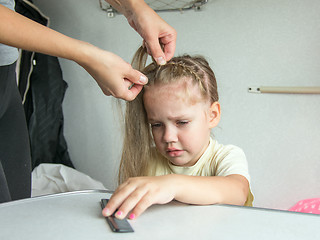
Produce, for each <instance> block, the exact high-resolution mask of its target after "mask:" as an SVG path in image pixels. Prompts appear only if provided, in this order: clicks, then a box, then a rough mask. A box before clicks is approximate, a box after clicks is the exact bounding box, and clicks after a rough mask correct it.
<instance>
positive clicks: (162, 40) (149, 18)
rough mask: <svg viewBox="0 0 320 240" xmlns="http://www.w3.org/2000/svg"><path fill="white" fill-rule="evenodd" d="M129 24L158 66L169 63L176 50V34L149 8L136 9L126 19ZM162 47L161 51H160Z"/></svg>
mask: <svg viewBox="0 0 320 240" xmlns="http://www.w3.org/2000/svg"><path fill="white" fill-rule="evenodd" d="M127 19H128V22H129V24H130V25H131V26H132V27H133V28H134V29H135V30H136V31H137V32H138V33H139V34H140V36H141V37H142V38H143V39H144V41H143V43H144V46H145V47H146V48H147V50H148V53H149V54H150V55H152V56H153V58H154V59H155V60H156V62H157V63H158V64H159V65H163V64H165V63H166V61H169V60H170V59H171V58H172V57H173V55H174V51H175V48H176V39H177V33H176V31H175V30H174V28H172V27H171V26H170V25H169V24H167V23H166V22H165V21H164V20H163V19H162V18H161V17H160V16H159V15H158V14H156V13H155V12H154V11H153V10H152V9H151V8H149V7H145V8H142V9H137V11H135V12H133V14H132V15H130V16H128V17H127ZM160 44H161V45H163V50H164V52H163V51H162V49H161V46H160Z"/></svg>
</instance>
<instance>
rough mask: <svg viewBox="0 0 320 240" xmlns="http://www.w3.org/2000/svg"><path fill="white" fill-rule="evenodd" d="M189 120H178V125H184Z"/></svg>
mask: <svg viewBox="0 0 320 240" xmlns="http://www.w3.org/2000/svg"><path fill="white" fill-rule="evenodd" d="M188 123H189V122H188V121H178V122H177V125H180V126H183V125H187V124H188Z"/></svg>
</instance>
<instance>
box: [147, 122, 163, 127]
mask: <svg viewBox="0 0 320 240" xmlns="http://www.w3.org/2000/svg"><path fill="white" fill-rule="evenodd" d="M150 126H151V128H158V127H161V126H162V125H161V123H150Z"/></svg>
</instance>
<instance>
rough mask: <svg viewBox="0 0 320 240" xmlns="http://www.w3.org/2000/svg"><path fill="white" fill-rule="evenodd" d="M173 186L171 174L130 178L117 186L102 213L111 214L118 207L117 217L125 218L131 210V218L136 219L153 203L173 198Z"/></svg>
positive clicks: (168, 200)
mask: <svg viewBox="0 0 320 240" xmlns="http://www.w3.org/2000/svg"><path fill="white" fill-rule="evenodd" d="M173 186H174V185H173V184H171V181H170V175H164V176H157V177H136V178H129V179H128V180H127V181H126V182H124V183H123V184H121V185H120V186H119V187H118V188H117V190H116V191H115V192H114V194H113V195H112V196H111V198H110V201H109V202H108V204H107V206H106V207H105V208H104V209H103V211H102V214H103V215H104V216H110V215H111V214H112V213H113V212H114V211H115V210H116V209H118V211H117V212H116V213H115V216H116V217H117V218H119V219H123V218H125V217H126V216H127V215H128V213H129V212H131V213H130V215H129V218H130V219H134V218H136V217H138V216H140V215H141V214H142V213H143V212H144V211H145V210H146V209H147V208H148V207H150V206H151V205H153V204H165V203H168V202H170V201H171V200H173V198H174V188H173Z"/></svg>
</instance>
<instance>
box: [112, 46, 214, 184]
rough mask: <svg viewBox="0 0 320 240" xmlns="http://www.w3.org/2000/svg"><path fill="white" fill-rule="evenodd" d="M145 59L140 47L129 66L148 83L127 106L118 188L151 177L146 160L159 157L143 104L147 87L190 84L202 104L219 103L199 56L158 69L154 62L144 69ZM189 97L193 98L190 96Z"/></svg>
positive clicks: (209, 73) (185, 57) (209, 72)
mask: <svg viewBox="0 0 320 240" xmlns="http://www.w3.org/2000/svg"><path fill="white" fill-rule="evenodd" d="M147 57H148V55H147V53H146V50H145V49H144V48H142V47H140V48H139V49H138V51H137V52H136V54H135V56H134V57H133V60H132V66H133V67H134V68H135V69H137V70H139V71H141V72H143V73H144V74H145V75H146V76H147V77H148V80H149V81H148V84H147V85H146V86H145V87H144V89H143V90H142V91H141V92H140V93H139V95H138V96H137V97H136V99H135V100H133V101H131V102H127V103H126V110H125V118H124V124H125V132H124V141H123V151H122V157H121V162H120V168H119V175H118V182H119V184H121V183H122V182H124V181H125V180H127V179H128V178H130V177H137V176H147V175H148V174H149V173H150V169H149V168H148V160H149V159H152V158H154V157H156V155H158V154H159V153H158V152H157V151H156V149H155V147H154V143H153V138H152V134H151V130H150V126H149V124H148V119H147V113H146V110H145V108H144V104H143V94H144V92H145V91H147V89H148V87H149V86H155V85H158V84H169V83H175V82H178V81H185V82H187V81H189V82H190V81H191V82H192V83H193V84H194V85H196V86H198V87H199V90H200V93H201V97H202V99H203V100H206V101H207V100H208V101H210V102H211V103H213V102H217V101H218V100H219V96H218V91H217V83H216V78H215V75H214V73H213V71H212V69H211V68H210V66H209V64H208V62H207V61H206V60H205V59H204V58H203V57H202V56H194V57H191V56H189V55H183V56H180V57H174V58H172V59H171V60H170V61H169V62H168V63H167V64H165V65H162V66H159V65H157V64H156V63H155V61H153V62H152V63H151V64H149V65H148V66H145V65H146V61H147ZM186 93H188V89H186ZM189 97H191V98H194V96H191V95H189ZM193 100H195V99H193Z"/></svg>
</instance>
